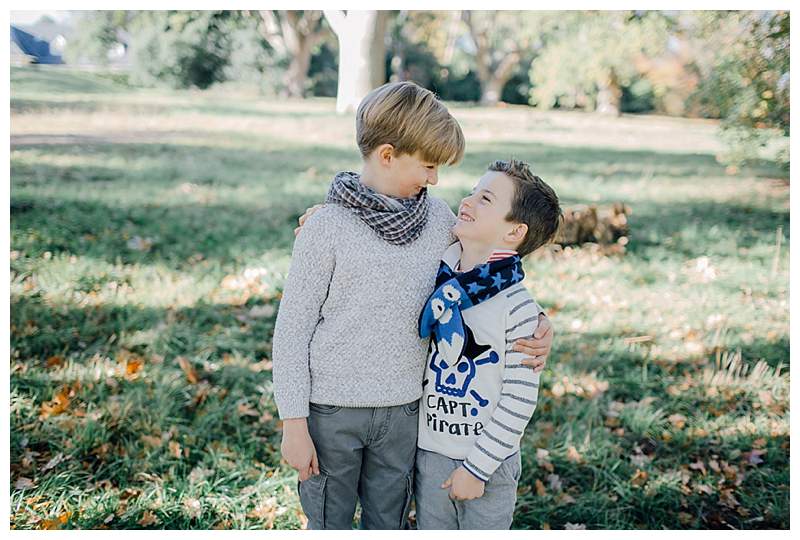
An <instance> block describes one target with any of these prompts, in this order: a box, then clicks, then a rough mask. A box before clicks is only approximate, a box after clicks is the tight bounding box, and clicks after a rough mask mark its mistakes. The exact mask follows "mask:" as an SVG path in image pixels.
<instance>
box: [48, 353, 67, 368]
mask: <svg viewBox="0 0 800 540" xmlns="http://www.w3.org/2000/svg"><path fill="white" fill-rule="evenodd" d="M63 365H64V357H63V356H60V355H54V356H51V357H49V358H48V359H47V362H45V366H46V367H47V368H48V369H49V368H54V367H61V366H63Z"/></svg>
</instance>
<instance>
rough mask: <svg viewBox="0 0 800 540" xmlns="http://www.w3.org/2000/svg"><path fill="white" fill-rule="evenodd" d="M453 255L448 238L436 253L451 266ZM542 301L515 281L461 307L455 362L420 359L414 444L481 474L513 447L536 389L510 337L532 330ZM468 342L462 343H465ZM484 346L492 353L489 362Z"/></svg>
mask: <svg viewBox="0 0 800 540" xmlns="http://www.w3.org/2000/svg"><path fill="white" fill-rule="evenodd" d="M460 256H461V246H460V244H458V243H456V244H453V245H452V246H451V247H450V248H448V250H447V251H446V252H445V254H444V256H443V257H442V260H444V261H445V262H447V263H448V264H449V265H450V266H451V268H453V267H455V264H456V263H457V262H458V260H459V258H460ZM541 311H542V309H541V308H540V307H539V305H538V304H537V303H536V301H535V300H534V299H533V298H532V297H531V295H530V293H529V292H528V290H527V289H526V288H525V287H524V286H523V285H522V283H518V284H516V285H513V286H511V287H509V288H507V289H505V290H503V291H500V292H499V293H498V294H496V295H495V296H494V297H493V298H490V299H489V300H486V301H484V302H482V303H480V304H478V305H476V306H473V307H471V308H469V309H465V310H463V311H462V312H461V314H462V317H463V318H464V323H465V324H466V325H467V326H468V327H469V328H470V330H471V332H468V333H467V335H468V336H469V335H470V334H471V335H472V337H473V338H474V342H475V343H474V344H471V346H469V350H470V351H472V352H473V355H474V357H473V358H468V357H467V356H466V355H465V356H464V357H462V360H461V361H460V362H459V363H458V364H456V365H455V366H448V367H447V368H443V367H442V365H437V364H436V363H433V364H432V363H431V359H432V355H431V351H432V347H431V348H429V357H428V362H427V365H426V371H425V380H424V382H423V385H424V389H423V394H422V403H421V407H420V416H419V420H420V423H419V439H418V446H419V447H420V448H422V449H424V450H429V451H432V452H437V453H439V454H442V455H445V456H447V457H450V458H452V459H459V460H464V467H465V468H466V469H467V470H468V471H470V472H471V473H472V474H473V475H475V476H476V477H478V478H480V479H481V480H484V481H485V480H488V479H489V477H490V476H491V475H492V474H493V473H494V471H495V470H496V469H497V467H499V466H500V463H502V461H503V460H505V459H506V458H508V457H510V456H512V455H514V454H515V453H516V452H518V451H519V443H520V439H521V438H522V434H523V432H524V430H525V426H526V425H527V424H528V422H529V421H530V419H531V416H532V415H533V412H534V410H535V409H536V402H537V399H538V393H539V374H538V373H535V372H534V371H533V370H532V369H530V368H528V367H526V366H523V365H521V364H520V361H521V360H522V358H524V357H525V355H524V354H523V353H518V352H516V351H513V350H512V348H513V345H514V341H515V340H517V339H519V338H523V337H530V336H531V335H533V332H534V330H535V329H536V326H537V325H538V317H539V313H540V312H541ZM468 345H470V344H468ZM492 352H494V353H496V355H497V361H496V362H492V361H491V360H492V359H493V356H492Z"/></svg>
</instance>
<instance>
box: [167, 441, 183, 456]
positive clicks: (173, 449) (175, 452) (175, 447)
mask: <svg viewBox="0 0 800 540" xmlns="http://www.w3.org/2000/svg"><path fill="white" fill-rule="evenodd" d="M169 453H170V454H171V455H172V457H176V458H178V459H180V457H181V445H180V443H178V442H177V441H169Z"/></svg>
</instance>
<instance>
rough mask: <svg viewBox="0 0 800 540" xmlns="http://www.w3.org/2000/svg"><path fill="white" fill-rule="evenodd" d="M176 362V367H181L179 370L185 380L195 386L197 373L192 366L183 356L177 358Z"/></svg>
mask: <svg viewBox="0 0 800 540" xmlns="http://www.w3.org/2000/svg"><path fill="white" fill-rule="evenodd" d="M177 360H178V365H180V366H181V369H182V370H183V372H184V373H185V374H186V379H187V380H188V381H189V382H190V383H192V384H197V381H198V379H197V371H195V369H194V366H192V364H191V363H190V362H189V360H188V359H187V358H186V357H185V356H178V358H177Z"/></svg>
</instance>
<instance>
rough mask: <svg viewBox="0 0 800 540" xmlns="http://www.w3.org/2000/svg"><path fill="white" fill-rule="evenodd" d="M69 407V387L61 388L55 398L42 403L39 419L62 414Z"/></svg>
mask: <svg viewBox="0 0 800 540" xmlns="http://www.w3.org/2000/svg"><path fill="white" fill-rule="evenodd" d="M68 408H69V388H63V389H61V390H60V391H59V392H58V393H57V394H56V395H54V396H53V399H51V400H50V401H46V402H44V403H42V405H41V408H40V411H39V419H40V420H44V419H45V418H49V417H50V416H54V415H57V414H61V413H63V412H64V411H66V410H67V409H68Z"/></svg>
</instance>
